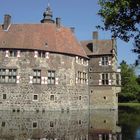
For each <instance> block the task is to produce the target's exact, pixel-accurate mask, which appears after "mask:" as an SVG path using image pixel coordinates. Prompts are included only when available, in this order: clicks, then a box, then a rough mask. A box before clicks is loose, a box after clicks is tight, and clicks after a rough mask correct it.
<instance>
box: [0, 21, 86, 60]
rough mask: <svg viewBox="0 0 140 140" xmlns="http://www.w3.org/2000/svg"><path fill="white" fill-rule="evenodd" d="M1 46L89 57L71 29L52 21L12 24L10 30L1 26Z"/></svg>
mask: <svg viewBox="0 0 140 140" xmlns="http://www.w3.org/2000/svg"><path fill="white" fill-rule="evenodd" d="M46 44H47V45H46ZM0 48H4V49H13V48H14V49H29V50H43V51H49V52H56V53H64V54H70V55H78V56H81V57H86V58H87V55H86V53H85V51H84V49H83V48H82V46H81V44H80V42H78V41H77V40H76V38H75V35H74V34H73V33H72V32H71V30H70V29H69V28H65V27H60V28H58V27H57V26H56V24H52V23H45V24H11V25H10V28H9V29H8V31H4V30H3V29H2V26H0Z"/></svg>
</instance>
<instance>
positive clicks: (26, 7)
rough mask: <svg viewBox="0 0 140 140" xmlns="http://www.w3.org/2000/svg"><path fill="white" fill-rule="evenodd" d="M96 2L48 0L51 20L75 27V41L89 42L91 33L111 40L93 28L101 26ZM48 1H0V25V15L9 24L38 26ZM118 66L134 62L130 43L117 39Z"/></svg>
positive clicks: (106, 34) (134, 56)
mask: <svg viewBox="0 0 140 140" xmlns="http://www.w3.org/2000/svg"><path fill="white" fill-rule="evenodd" d="M97 1H98V0H49V3H50V5H51V8H52V11H53V18H54V19H55V18H56V17H60V18H61V22H62V25H63V26H66V27H75V34H76V37H77V39H78V40H79V41H80V40H91V39H92V32H93V31H98V32H99V39H103V40H104V39H111V33H110V32H109V31H108V32H106V31H102V30H97V29H96V26H97V25H102V21H101V18H100V17H99V16H98V15H97V12H98V10H99V8H100V7H99V5H98V2H97ZM47 4H48V0H1V1H0V24H2V23H3V16H4V14H10V15H11V16H12V23H13V24H20V23H22V24H23V23H40V20H41V19H42V18H43V12H44V11H45V9H46V7H47ZM117 46H118V63H120V62H121V61H122V60H125V61H127V63H128V64H133V63H134V62H135V59H136V58H137V57H136V54H134V53H132V51H131V50H132V48H133V42H129V43H125V42H123V41H121V40H119V39H117Z"/></svg>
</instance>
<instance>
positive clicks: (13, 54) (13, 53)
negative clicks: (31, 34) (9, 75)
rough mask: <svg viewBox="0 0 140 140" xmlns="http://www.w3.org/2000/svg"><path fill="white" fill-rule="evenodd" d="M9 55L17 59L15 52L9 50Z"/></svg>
mask: <svg viewBox="0 0 140 140" xmlns="http://www.w3.org/2000/svg"><path fill="white" fill-rule="evenodd" d="M9 54H10V57H17V50H10V51H9Z"/></svg>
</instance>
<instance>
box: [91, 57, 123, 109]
mask: <svg viewBox="0 0 140 140" xmlns="http://www.w3.org/2000/svg"><path fill="white" fill-rule="evenodd" d="M102 56H104V55H99V56H91V57H90V60H89V98H90V108H91V109H117V108H118V94H117V93H119V92H120V85H117V82H116V73H117V67H116V62H117V60H116V58H115V57H114V56H113V55H108V59H109V61H110V62H109V61H108V65H101V58H102ZM105 56H107V55H105ZM103 73H106V74H108V84H107V83H106V84H105V85H103V84H102V74H103Z"/></svg>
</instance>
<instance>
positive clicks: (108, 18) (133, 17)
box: [97, 0, 140, 54]
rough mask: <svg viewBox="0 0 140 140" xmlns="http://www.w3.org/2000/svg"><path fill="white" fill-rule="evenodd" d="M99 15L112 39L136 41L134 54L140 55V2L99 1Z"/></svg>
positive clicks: (129, 0) (125, 0) (121, 0)
mask: <svg viewBox="0 0 140 140" xmlns="http://www.w3.org/2000/svg"><path fill="white" fill-rule="evenodd" d="M98 3H99V5H100V7H101V8H100V10H99V12H98V15H99V16H100V17H101V18H102V21H103V23H104V25H103V26H100V25H99V26H97V28H100V29H103V30H110V31H111V33H112V37H114V38H116V37H118V38H120V39H121V40H124V41H126V42H128V41H129V40H130V39H134V52H136V53H138V54H140V0H99V1H98Z"/></svg>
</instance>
